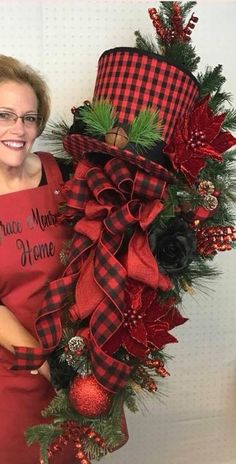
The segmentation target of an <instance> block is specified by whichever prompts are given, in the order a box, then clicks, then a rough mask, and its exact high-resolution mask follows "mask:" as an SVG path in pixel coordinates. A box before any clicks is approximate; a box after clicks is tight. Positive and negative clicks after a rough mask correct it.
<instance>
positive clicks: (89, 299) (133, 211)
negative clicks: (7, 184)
mask: <svg viewBox="0 0 236 464" xmlns="http://www.w3.org/2000/svg"><path fill="white" fill-rule="evenodd" d="M70 185H71V188H70V189H69V190H68V201H67V205H68V208H69V210H70V211H73V215H75V212H77V213H78V216H79V218H80V219H79V221H78V222H77V223H76V225H75V231H76V234H75V238H74V241H73V244H72V247H71V253H70V263H69V265H68V267H67V269H66V270H65V273H64V275H63V277H62V278H61V279H58V280H56V281H54V282H52V283H51V284H50V288H49V292H48V295H47V300H46V302H45V306H44V308H43V310H42V311H41V314H40V316H39V318H38V320H37V321H36V330H37V333H38V336H39V338H40V339H41V341H42V345H43V348H44V353H45V352H47V351H52V349H54V348H55V346H56V345H57V344H58V342H59V340H60V337H61V324H60V318H59V316H60V312H61V310H62V309H63V308H64V307H65V305H67V304H68V303H67V297H68V294H69V292H71V291H72V290H73V291H75V304H74V305H73V307H72V308H71V317H72V318H73V319H84V318H86V317H88V316H91V318H90V336H91V360H92V365H93V370H94V374H95V376H96V378H97V380H98V381H99V382H100V383H101V384H103V386H104V387H105V388H107V389H108V390H110V391H113V392H116V391H117V390H118V389H119V388H121V387H123V386H124V385H125V382H126V380H127V377H128V376H129V374H130V366H128V365H127V364H125V363H123V362H121V361H118V360H117V359H115V358H113V357H111V356H108V355H107V354H106V353H105V352H104V351H103V345H104V344H105V342H106V341H107V340H108V339H109V338H110V337H111V335H113V334H114V333H115V332H116V331H117V329H118V328H119V327H120V325H121V324H122V323H123V310H124V291H125V287H126V280H127V278H133V279H136V280H139V281H142V282H143V283H145V284H147V285H149V286H150V287H152V288H155V289H156V288H158V287H159V286H163V276H161V275H160V273H159V270H158V265H157V263H156V260H155V259H154V257H153V255H152V253H151V250H150V248H149V244H148V238H147V228H148V226H149V225H150V224H151V223H152V222H153V220H154V219H155V217H156V216H157V215H158V214H159V213H160V212H161V210H162V209H163V204H162V202H161V199H162V198H163V195H164V193H165V189H166V181H165V180H163V179H162V178H161V175H160V176H159V177H158V176H156V175H155V176H152V175H150V174H148V173H146V172H145V171H143V170H141V169H134V167H131V166H130V165H129V164H128V163H125V162H124V161H123V160H120V159H114V158H111V159H110V160H109V161H108V162H106V164H105V166H104V167H103V168H101V167H98V166H94V165H92V164H91V163H89V162H87V161H86V160H84V161H81V162H79V163H78V166H77V169H76V172H75V175H74V178H73V181H72V182H71V184H70ZM127 230H130V232H129V235H130V237H131V238H130V239H129V240H128V244H126V248H125V249H123V247H122V246H123V244H124V237H125V235H126V232H127ZM16 352H17V364H16V366H15V368H18V369H19V368H23V367H24V365H25V366H27V367H28V368H34V367H36V365H38V364H39V359H40V350H39V349H37V350H33V349H30V348H27V349H23V348H17V349H16ZM34 355H36V357H35V358H34ZM41 355H42V353H41Z"/></svg>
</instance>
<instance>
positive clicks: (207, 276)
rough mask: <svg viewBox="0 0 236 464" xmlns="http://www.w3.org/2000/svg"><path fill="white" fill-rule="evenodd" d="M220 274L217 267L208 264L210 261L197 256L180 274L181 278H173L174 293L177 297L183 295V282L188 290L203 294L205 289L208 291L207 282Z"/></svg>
mask: <svg viewBox="0 0 236 464" xmlns="http://www.w3.org/2000/svg"><path fill="white" fill-rule="evenodd" d="M220 274H221V273H220V272H219V270H218V269H217V267H216V266H213V265H212V264H211V263H210V260H206V259H204V258H201V257H200V256H199V255H198V256H197V257H196V259H195V260H194V261H193V262H192V263H191V264H190V265H189V266H188V268H186V269H185V270H184V271H182V272H181V276H173V283H174V286H175V291H176V293H177V294H178V295H180V294H183V291H184V286H183V282H184V283H185V284H186V285H187V287H188V288H194V289H197V290H198V291H200V292H203V293H205V291H206V289H208V290H209V286H208V283H209V281H213V280H215V279H216V278H217V277H219V276H220Z"/></svg>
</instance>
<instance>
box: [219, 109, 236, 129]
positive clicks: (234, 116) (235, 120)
mask: <svg viewBox="0 0 236 464" xmlns="http://www.w3.org/2000/svg"><path fill="white" fill-rule="evenodd" d="M222 129H224V130H232V131H235V130H236V110H234V109H231V110H229V111H227V114H226V117H225V120H224V122H223V124H222Z"/></svg>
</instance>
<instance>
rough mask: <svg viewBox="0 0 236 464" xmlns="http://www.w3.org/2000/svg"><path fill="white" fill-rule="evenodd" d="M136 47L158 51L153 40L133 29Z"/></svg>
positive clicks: (152, 51) (147, 50)
mask: <svg viewBox="0 0 236 464" xmlns="http://www.w3.org/2000/svg"><path fill="white" fill-rule="evenodd" d="M134 35H135V36H136V47H137V48H139V49H141V50H145V51H146V52H151V53H158V48H157V46H156V45H155V44H154V42H153V41H152V40H151V39H150V38H149V37H147V36H142V35H141V33H140V32H139V31H135V33H134Z"/></svg>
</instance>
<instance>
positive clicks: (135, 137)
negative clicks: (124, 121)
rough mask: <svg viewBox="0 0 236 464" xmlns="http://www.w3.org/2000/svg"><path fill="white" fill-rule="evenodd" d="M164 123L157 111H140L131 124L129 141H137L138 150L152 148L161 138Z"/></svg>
mask: <svg viewBox="0 0 236 464" xmlns="http://www.w3.org/2000/svg"><path fill="white" fill-rule="evenodd" d="M161 134H162V125H161V122H160V120H159V115H158V112H157V111H151V110H149V109H146V110H144V111H140V113H139V114H138V116H136V118H135V119H134V121H133V122H132V125H131V126H130V129H129V132H128V137H129V142H131V143H135V145H136V147H137V149H138V150H140V149H150V148H152V147H153V146H154V145H155V142H157V141H158V140H161Z"/></svg>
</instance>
